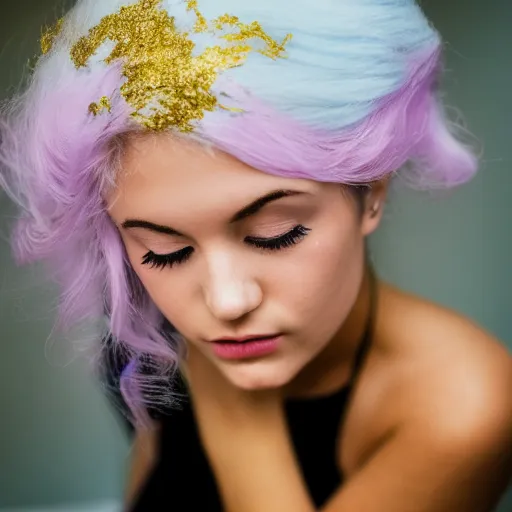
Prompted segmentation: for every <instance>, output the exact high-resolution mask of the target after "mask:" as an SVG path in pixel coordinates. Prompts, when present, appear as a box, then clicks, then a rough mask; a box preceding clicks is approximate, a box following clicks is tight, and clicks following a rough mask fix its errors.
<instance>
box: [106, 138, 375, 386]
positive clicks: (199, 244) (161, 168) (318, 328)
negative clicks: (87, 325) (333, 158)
mask: <svg viewBox="0 0 512 512" xmlns="http://www.w3.org/2000/svg"><path fill="white" fill-rule="evenodd" d="M107 199H108V202H109V206H110V215H111V217H112V219H113V221H114V222H115V224H116V225H117V227H118V229H119V231H120V233H121V236H122V239H123V241H124V244H125V246H126V251H127V254H128V257H129V259H130V262H131V264H132V266H133V269H134V270H135V272H136V273H137V275H138V276H139V278H140V280H141V281H142V283H143V285H144V287H145V288H146V290H147V292H148V293H149V295H150V296H151V298H152V299H153V301H154V302H155V304H156V305H157V306H158V308H159V309H160V311H161V312H162V313H163V314H164V315H165V317H166V318H167V319H168V320H169V321H170V322H171V323H172V324H173V325H174V326H175V328H176V329H177V330H178V331H179V332H180V333H181V334H182V335H183V337H184V338H185V339H186V340H187V342H188V343H191V344H194V345H195V346H197V348H198V349H199V350H200V351H201V352H202V353H204V354H205V355H206V357H208V359H210V360H211V361H212V362H213V364H215V365H216V366H217V367H218V368H219V369H220V370H221V372H222V373H223V374H224V375H225V377H226V378H227V379H229V380H230V381H231V382H232V383H233V384H234V385H236V386H239V387H241V388H244V389H263V388H270V387H279V386H283V385H285V384H287V383H289V382H290V381H291V380H292V379H293V378H294V377H295V376H296V375H297V374H298V373H299V372H300V371H301V370H302V369H303V368H304V367H305V366H306V365H307V364H308V363H309V362H311V361H312V360H313V359H314V358H315V356H316V355H318V354H319V353H320V352H321V351H322V349H324V348H325V347H326V346H327V344H329V342H330V341H331V340H332V339H333V338H334V337H335V336H336V334H337V332H338V331H339V329H340V327H341V325H342V324H343V322H344V320H345V318H346V317H347V315H348V314H349V312H350V310H351V308H352V307H353V305H354V303H355V301H356V298H357V296H358V292H359V287H360V283H361V279H362V275H363V266H364V237H365V235H366V234H368V233H369V232H370V231H371V230H373V229H374V228H375V227H376V224H377V222H378V221H377V220H376V219H375V218H374V217H372V216H370V215H368V214H363V216H361V214H360V212H359V211H358V207H357V205H356V202H355V200H354V198H353V197H352V196H351V195H350V194H347V193H344V192H343V190H342V189H341V187H340V185H338V184H326V183H318V182H314V181H309V180H302V179H290V178H281V177H277V176H272V175H269V174H265V173H263V172H260V171H258V170H256V169H254V168H251V167H249V166H247V165H245V164H243V163H241V162H240V161H238V160H236V159H235V158H233V157H231V156H229V155H227V154H225V153H221V152H215V153H212V152H211V151H210V152H208V151H206V150H205V149H203V148H201V147H199V146H197V145H195V144H194V143H191V142H188V143H185V142H184V141H182V140H179V139H175V138H171V137H169V136H149V137H146V138H140V139H135V140H133V141H131V142H130V144H129V147H128V148H127V152H126V154H125V157H124V160H123V170H122V171H121V173H120V175H119V176H118V179H117V188H116V190H115V191H114V192H113V193H112V194H110V196H109V197H108V198H107ZM247 336H270V337H274V336H278V337H277V339H273V340H270V341H265V342H252V343H250V344H247V343H243V344H241V343H238V342H232V343H214V342H213V341H212V340H218V339H224V338H244V337H247ZM243 345H245V346H243Z"/></svg>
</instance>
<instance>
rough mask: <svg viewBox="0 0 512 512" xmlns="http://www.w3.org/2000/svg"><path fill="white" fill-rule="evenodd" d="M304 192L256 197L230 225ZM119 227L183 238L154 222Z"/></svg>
mask: <svg viewBox="0 0 512 512" xmlns="http://www.w3.org/2000/svg"><path fill="white" fill-rule="evenodd" d="M305 193H306V192H303V191H299V190H273V191H272V192H269V193H268V194H265V195H264V196H261V197H258V198H257V199H255V200H254V201H253V202H252V203H250V204H248V205H247V206H244V207H243V208H242V209H241V210H239V211H238V212H236V213H235V214H234V215H233V217H231V219H230V221H229V222H230V224H232V223H235V222H238V221H240V220H242V219H245V218H247V217H250V216H251V215H255V214H256V213H258V212H259V211H260V210H261V209H262V208H263V207H264V206H265V205H267V204H269V203H272V202H273V201H277V200H278V199H282V198H283V197H291V196H297V195H301V194H305ZM121 226H122V227H123V228H124V229H130V228H140V229H147V230H149V231H154V232H155V233H160V234H164V235H169V236H185V235H183V234H182V233H180V232H179V231H178V230H176V229H174V228H171V227H170V226H163V225H161V224H155V223H154V222H150V221H147V220H142V219H126V220H125V221H124V222H123V223H122V224H121Z"/></svg>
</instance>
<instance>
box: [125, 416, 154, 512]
mask: <svg viewBox="0 0 512 512" xmlns="http://www.w3.org/2000/svg"><path fill="white" fill-rule="evenodd" d="M160 428H161V427H160V425H156V426H155V427H153V428H152V429H151V430H150V429H148V430H141V431H138V432H137V434H136V435H135V439H134V442H133V445H132V456H131V464H130V468H129V472H128V480H127V486H126V491H125V504H126V506H125V508H126V510H130V506H132V505H133V503H134V501H135V500H136V499H137V496H138V494H139V492H140V491H141V489H142V486H143V485H144V484H145V482H146V480H147V478H148V476H149V474H150V472H151V470H152V469H153V467H154V465H155V463H156V461H157V458H158V449H159V436H160Z"/></svg>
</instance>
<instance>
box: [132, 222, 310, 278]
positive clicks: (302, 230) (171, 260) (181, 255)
mask: <svg viewBox="0 0 512 512" xmlns="http://www.w3.org/2000/svg"><path fill="white" fill-rule="evenodd" d="M310 231H311V229H310V228H307V227H305V226H302V225H300V224H299V225H297V226H295V227H294V228H293V229H291V230H290V231H288V232H286V233H284V234H282V235H279V236H275V237H271V238H262V237H254V236H248V237H245V238H244V242H245V243H246V244H248V245H252V246H253V247H256V248H258V249H265V250H268V251H279V250H282V249H286V248H288V247H291V246H293V245H295V244H298V243H299V242H300V241H301V240H302V239H303V238H304V237H305V236H306V235H307V234H308V233H309V232H310ZM193 252H194V249H193V247H190V246H188V247H184V248H183V249H180V250H179V251H175V252H172V253H170V254H156V253H154V252H153V251H149V252H148V253H147V254H145V255H144V257H143V259H142V264H143V265H150V267H151V268H160V269H162V268H165V267H173V266H175V265H179V264H182V263H185V262H186V261H187V260H188V259H189V258H190V256H192V253H193Z"/></svg>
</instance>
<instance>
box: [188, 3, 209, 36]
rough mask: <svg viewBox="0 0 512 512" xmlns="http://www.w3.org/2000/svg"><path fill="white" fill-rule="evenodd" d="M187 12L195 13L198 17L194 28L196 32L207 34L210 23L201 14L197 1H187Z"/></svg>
mask: <svg viewBox="0 0 512 512" xmlns="http://www.w3.org/2000/svg"><path fill="white" fill-rule="evenodd" d="M187 11H194V14H195V15H196V18H197V20H196V24H195V26H194V32H207V31H208V22H207V21H206V18H205V17H204V16H203V15H202V14H201V13H200V12H199V8H198V6H197V0H187Z"/></svg>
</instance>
